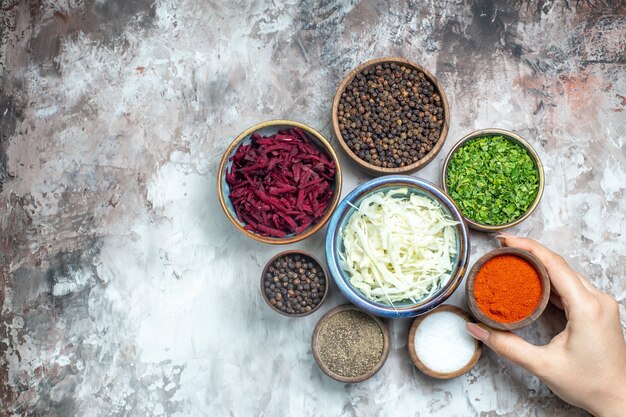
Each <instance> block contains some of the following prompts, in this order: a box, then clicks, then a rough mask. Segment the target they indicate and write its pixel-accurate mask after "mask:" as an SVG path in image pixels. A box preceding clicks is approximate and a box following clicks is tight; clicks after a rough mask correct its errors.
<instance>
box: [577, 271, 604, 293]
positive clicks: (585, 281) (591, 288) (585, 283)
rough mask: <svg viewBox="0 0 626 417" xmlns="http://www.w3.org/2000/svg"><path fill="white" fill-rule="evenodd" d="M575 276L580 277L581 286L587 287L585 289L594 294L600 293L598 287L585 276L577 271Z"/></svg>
mask: <svg viewBox="0 0 626 417" xmlns="http://www.w3.org/2000/svg"><path fill="white" fill-rule="evenodd" d="M576 276H577V277H578V278H579V279H580V282H582V284H583V287H585V288H586V289H587V291H589V292H591V293H594V294H600V293H601V291H600V290H599V289H597V288H596V287H594V286H593V284H592V283H590V282H589V280H588V279H587V278H585V277H583V276H582V275H580V274H579V273H578V272H576Z"/></svg>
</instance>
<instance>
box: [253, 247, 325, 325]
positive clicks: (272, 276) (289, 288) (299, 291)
mask: <svg viewBox="0 0 626 417" xmlns="http://www.w3.org/2000/svg"><path fill="white" fill-rule="evenodd" d="M296 255H297V256H300V257H301V260H299V261H298V262H301V263H302V264H305V263H307V264H312V266H313V268H310V266H311V265H293V268H290V265H286V267H287V268H289V269H294V273H296V274H299V276H298V278H297V279H298V280H300V278H301V276H302V275H304V277H305V279H304V280H301V281H302V282H296V283H294V282H293V281H292V280H291V279H289V277H287V276H285V277H282V276H281V273H279V272H275V273H271V272H270V269H271V268H272V267H273V266H274V264H275V263H276V261H278V260H279V259H281V258H284V257H286V256H296ZM300 268H302V271H301V272H300V273H299V272H298V271H297V270H298V269H300ZM313 269H315V270H316V271H317V272H318V274H317V277H318V280H317V282H316V280H315V278H313V279H312V280H311V281H312V282H310V283H307V282H306V276H307V274H310V273H314V272H313ZM320 276H321V278H319V277H320ZM272 285H273V286H274V288H271V286H272ZM322 285H323V286H324V288H323V291H322V293H321V294H319V297H318V298H319V301H318V302H317V303H316V304H314V305H311V304H310V303H308V302H307V298H308V299H309V300H311V301H314V300H315V296H314V295H312V293H317V290H318V289H319V288H320V287H321V286H322ZM299 286H301V287H302V288H299ZM307 287H308V288H307ZM328 287H329V282H328V272H327V271H326V268H324V266H323V265H322V263H321V262H320V261H319V260H318V259H317V258H316V257H315V256H313V255H311V254H310V253H308V252H304V251H300V250H287V251H284V252H280V253H279V254H277V255H275V256H273V257H272V259H270V260H269V261H268V262H267V264H266V265H265V267H264V268H263V272H262V273H261V296H262V297H263V300H265V302H266V303H267V305H268V306H270V308H271V309H272V310H274V311H275V312H277V313H278V314H282V315H283V316H286V317H304V316H308V315H309V314H312V313H314V312H315V311H317V310H318V309H319V308H320V306H321V305H322V304H323V303H324V301H326V298H327V297H328V292H329V290H328ZM283 290H284V291H283ZM313 290H315V291H313ZM289 292H291V294H288V293H289ZM304 293H307V294H308V296H306V295H305V296H304V297H303V296H302V295H303V294H304ZM270 294H274V296H270ZM299 297H300V298H302V300H299V299H298V298H299ZM289 299H295V300H297V301H298V302H300V303H301V302H302V301H304V302H305V303H304V304H301V310H302V312H294V313H289V312H288V311H283V310H281V309H280V308H279V307H281V306H285V307H287V302H288V301H289ZM272 300H273V301H272ZM283 301H284V303H283ZM279 302H280V303H283V304H282V305H277V304H278V303H279ZM307 307H310V309H308V308H307ZM293 309H294V310H295V308H293Z"/></svg>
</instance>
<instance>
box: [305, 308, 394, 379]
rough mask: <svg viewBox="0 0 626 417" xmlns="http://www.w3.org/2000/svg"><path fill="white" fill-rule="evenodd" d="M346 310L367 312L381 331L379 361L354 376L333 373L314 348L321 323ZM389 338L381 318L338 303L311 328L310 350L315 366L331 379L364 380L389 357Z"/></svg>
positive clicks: (372, 374)
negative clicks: (381, 350) (369, 368)
mask: <svg viewBox="0 0 626 417" xmlns="http://www.w3.org/2000/svg"><path fill="white" fill-rule="evenodd" d="M347 310H353V311H358V312H360V313H363V314H367V315H368V316H369V317H371V318H372V319H374V321H375V322H376V324H378V327H379V328H380V329H381V331H382V332H383V354H382V355H381V357H380V361H379V362H378V364H377V365H376V366H375V367H374V368H372V369H371V370H369V371H368V372H367V373H365V374H363V375H358V376H354V377H345V376H341V375H338V374H336V373H334V372H333V371H331V370H330V369H329V368H328V367H327V366H326V364H324V362H322V359H321V358H320V356H319V353H318V352H317V348H316V346H317V338H318V334H319V332H320V329H321V326H322V324H323V323H324V322H326V320H328V319H329V318H330V317H332V316H334V315H335V314H337V313H340V312H342V311H347ZM390 339H391V338H390V336H389V328H388V327H387V324H386V323H385V322H384V321H383V320H381V319H380V318H379V317H376V316H374V315H372V314H369V313H368V312H367V311H363V310H361V309H360V308H358V307H357V306H355V305H354V304H342V305H339V306H336V307H334V308H332V309H330V310H329V311H328V312H326V314H324V315H323V316H322V317H321V318H320V319H319V320H318V322H317V324H316V325H315V329H313V335H312V337H311V352H312V353H313V358H314V359H315V362H316V363H317V366H319V368H320V369H321V370H322V372H324V373H325V374H326V375H328V376H329V377H330V378H332V379H334V380H336V381H339V382H345V383H355V382H362V381H365V380H367V379H369V378H371V377H372V376H374V375H375V374H376V373H377V372H378V371H380V369H381V368H382V367H383V365H384V364H385V362H386V361H387V358H388V357H389V351H390V348H391V342H390Z"/></svg>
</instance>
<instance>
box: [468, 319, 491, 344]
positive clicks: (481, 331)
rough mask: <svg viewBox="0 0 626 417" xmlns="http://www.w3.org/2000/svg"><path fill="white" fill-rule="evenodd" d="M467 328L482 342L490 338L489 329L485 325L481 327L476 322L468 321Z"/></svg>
mask: <svg viewBox="0 0 626 417" xmlns="http://www.w3.org/2000/svg"><path fill="white" fill-rule="evenodd" d="M465 328H466V329H467V331H468V332H469V334H471V335H472V337H474V338H475V339H478V340H480V341H481V342H485V343H486V342H487V340H488V339H489V331H488V330H487V329H485V328H484V327H481V326H479V325H477V324H475V323H467V324H466V325H465Z"/></svg>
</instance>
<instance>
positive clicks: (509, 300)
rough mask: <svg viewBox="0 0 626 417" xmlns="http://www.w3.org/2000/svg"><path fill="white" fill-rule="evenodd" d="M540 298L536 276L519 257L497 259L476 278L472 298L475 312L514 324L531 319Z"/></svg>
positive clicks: (540, 291)
mask: <svg viewBox="0 0 626 417" xmlns="http://www.w3.org/2000/svg"><path fill="white" fill-rule="evenodd" d="M541 295H542V286H541V280H540V277H539V273H538V272H537V271H536V270H535V268H534V267H533V266H532V265H531V264H530V263H529V262H528V261H526V260H525V259H522V258H520V257H518V256H514V255H499V256H496V257H494V258H492V259H490V260H488V261H487V262H486V263H485V264H484V265H483V266H482V267H481V268H480V270H479V271H478V273H477V274H476V281H475V282H474V297H475V298H476V304H477V305H478V308H479V309H480V311H482V312H483V313H484V314H485V315H487V316H488V317H489V318H491V319H493V320H495V321H498V322H501V323H514V322H517V321H520V320H523V319H525V318H526V317H528V316H530V315H531V314H532V313H533V311H535V309H536V308H537V306H538V305H539V302H540V299H541Z"/></svg>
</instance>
